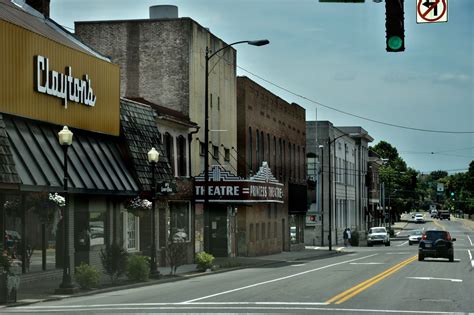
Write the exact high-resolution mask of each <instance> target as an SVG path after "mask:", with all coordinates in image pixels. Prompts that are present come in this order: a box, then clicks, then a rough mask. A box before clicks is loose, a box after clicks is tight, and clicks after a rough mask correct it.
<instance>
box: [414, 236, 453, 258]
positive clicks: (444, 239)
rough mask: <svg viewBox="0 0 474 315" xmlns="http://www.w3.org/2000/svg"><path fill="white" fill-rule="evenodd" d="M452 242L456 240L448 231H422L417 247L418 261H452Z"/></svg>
mask: <svg viewBox="0 0 474 315" xmlns="http://www.w3.org/2000/svg"><path fill="white" fill-rule="evenodd" d="M454 241H456V238H452V237H451V234H449V232H448V231H441V230H426V231H424V232H423V234H422V236H421V241H420V245H419V246H418V260H419V261H423V260H424V259H425V258H426V257H433V258H447V259H449V261H451V262H452V261H454V248H453V242H454Z"/></svg>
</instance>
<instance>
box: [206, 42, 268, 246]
mask: <svg viewBox="0 0 474 315" xmlns="http://www.w3.org/2000/svg"><path fill="white" fill-rule="evenodd" d="M243 43H247V44H249V45H252V46H263V45H267V44H269V43H270V41H268V40H267V39H262V40H243V41H238V42H234V43H231V44H228V45H226V46H224V47H222V48H220V49H218V50H216V51H214V52H211V51H210V50H209V47H208V46H206V65H205V79H204V91H205V94H204V106H205V108H204V206H203V212H204V218H205V223H204V249H205V250H206V251H209V233H208V230H209V223H208V221H209V217H208V213H207V209H208V204H209V189H208V186H209V60H210V59H211V58H212V57H214V56H215V55H216V54H217V53H219V52H220V51H222V50H224V49H227V48H229V47H231V46H234V45H237V44H243Z"/></svg>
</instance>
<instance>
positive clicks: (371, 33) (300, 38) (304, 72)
mask: <svg viewBox="0 0 474 315" xmlns="http://www.w3.org/2000/svg"><path fill="white" fill-rule="evenodd" d="M417 1H420V0H405V38H406V39H405V47H406V50H405V52H403V53H387V52H386V51H385V5H384V3H383V2H382V3H374V2H372V0H366V2H365V3H363V4H349V3H348V4H344V3H319V2H318V0H297V1H296V0H181V1H176V0H169V1H166V2H163V1H159V0H157V1H150V0H80V1H79V0H51V18H52V19H54V20H56V21H57V22H58V23H60V24H61V25H63V26H66V27H69V28H74V21H88V20H114V19H144V18H148V7H149V6H152V5H158V4H173V5H177V6H178V7H179V16H180V17H191V18H192V19H194V20H195V21H197V22H198V23H199V24H201V25H202V26H204V27H208V28H210V30H211V32H212V33H214V34H215V35H216V36H217V37H219V38H221V39H222V40H224V41H225V42H227V43H231V42H234V41H239V40H251V39H262V38H267V39H269V40H270V45H267V46H263V47H254V46H248V45H239V46H236V47H235V48H236V49H237V52H238V54H237V66H238V67H239V68H238V75H246V76H248V77H250V78H251V79H252V80H254V81H256V82H257V83H259V84H261V85H262V86H264V87H265V88H267V89H269V90H270V91H272V92H273V93H275V94H276V95H278V96H279V97H281V98H282V99H284V100H286V101H288V102H290V103H291V102H295V103H297V104H299V105H301V106H303V107H305V108H306V119H307V120H314V119H315V117H316V111H315V109H316V108H317V118H318V120H329V121H331V122H332V123H333V124H334V125H335V126H361V127H363V128H364V129H365V130H367V131H368V132H369V134H370V135H371V136H372V137H373V138H374V139H375V140H374V142H373V143H372V145H375V144H376V143H378V142H379V141H381V140H385V141H388V142H389V143H391V144H392V145H394V146H395V147H396V148H397V149H398V151H399V153H400V155H401V156H402V158H403V159H404V160H405V161H406V162H407V164H408V165H409V166H410V167H413V168H415V169H417V170H419V171H422V172H429V171H433V170H462V169H467V167H468V165H469V162H470V161H472V160H474V133H473V132H474V84H473V82H474V81H473V77H474V49H473V48H474V34H473V33H474V22H473V20H474V1H473V0H450V1H449V8H448V22H447V23H437V24H417V23H416V2H417ZM247 71H250V72H251V73H249V72H247ZM254 74H255V75H257V76H258V77H256V76H254ZM259 77H260V78H259ZM265 80H266V81H265ZM282 88H283V89H282ZM317 103H320V104H324V105H327V106H330V107H333V108H336V109H338V110H341V111H345V112H348V113H351V114H354V115H357V116H362V117H364V118H368V119H371V120H376V121H381V122H386V123H389V124H395V125H401V126H407V127H412V128H420V129H428V130H441V131H457V132H471V133H465V134H459V133H458V134H452V133H451V134H450V133H434V132H420V131H413V130H407V129H403V128H396V127H391V126H387V125H383V124H379V123H375V122H372V121H368V120H364V119H361V118H357V117H354V116H349V115H346V114H343V113H340V112H337V111H334V110H331V109H328V108H326V107H324V106H322V105H318V104H317ZM431 152H433V154H432V153H431Z"/></svg>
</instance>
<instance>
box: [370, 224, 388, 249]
mask: <svg viewBox="0 0 474 315" xmlns="http://www.w3.org/2000/svg"><path fill="white" fill-rule="evenodd" d="M376 243H380V244H385V246H390V236H389V235H388V232H387V229H385V227H383V226H379V227H373V228H370V229H369V234H368V235H367V246H369V247H371V246H373V245H374V244H376Z"/></svg>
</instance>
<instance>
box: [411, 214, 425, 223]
mask: <svg viewBox="0 0 474 315" xmlns="http://www.w3.org/2000/svg"><path fill="white" fill-rule="evenodd" d="M413 220H414V221H415V223H425V218H424V217H423V215H422V214H421V213H417V214H415V219H413Z"/></svg>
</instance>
